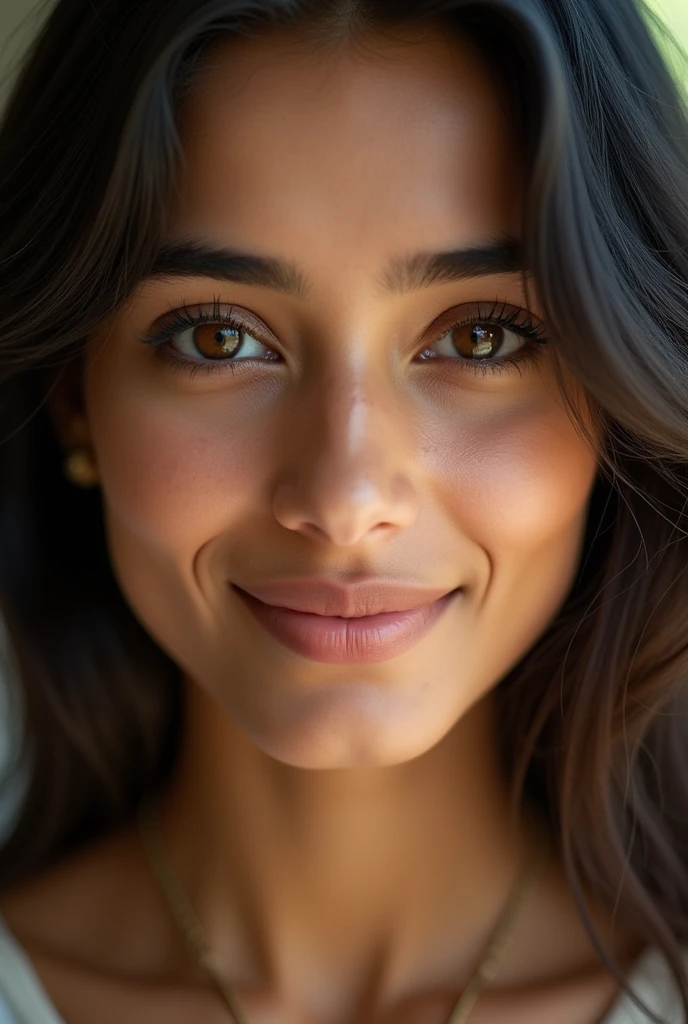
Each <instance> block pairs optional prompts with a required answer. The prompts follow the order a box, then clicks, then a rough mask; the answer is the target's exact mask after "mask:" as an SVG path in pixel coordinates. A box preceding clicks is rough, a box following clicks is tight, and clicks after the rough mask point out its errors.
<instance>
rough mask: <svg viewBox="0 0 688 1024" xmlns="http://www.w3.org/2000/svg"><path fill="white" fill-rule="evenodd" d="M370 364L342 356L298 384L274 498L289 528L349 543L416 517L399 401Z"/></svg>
mask: <svg viewBox="0 0 688 1024" xmlns="http://www.w3.org/2000/svg"><path fill="white" fill-rule="evenodd" d="M372 362H373V361H372V360H370V359H367V358H361V357H360V356H358V357H357V356H356V355H355V354H353V353H351V352H350V353H349V355H348V357H347V358H346V359H341V360H337V364H336V366H335V365H332V364H330V365H329V366H328V367H327V368H324V367H322V366H321V367H320V372H319V373H316V372H315V371H314V372H313V374H312V376H311V379H310V380H309V381H308V384H305V383H303V384H302V389H303V390H302V392H301V394H300V395H299V398H298V401H297V408H292V410H291V414H293V417H294V418H293V420H292V429H291V430H290V432H289V433H290V438H291V443H290V450H289V455H288V458H287V462H288V464H289V467H290V470H289V474H288V477H287V478H286V479H284V480H283V481H282V484H281V486H280V488H279V493H278V494H277V495H276V496H275V497H276V501H275V513H276V515H277V517H278V519H280V521H281V522H282V524H283V525H285V526H287V527H288V528H290V529H301V530H303V531H305V532H307V533H309V534H310V535H314V534H318V535H321V536H326V537H327V538H328V539H330V540H331V541H333V542H335V543H337V544H353V543H356V542H357V541H358V540H360V539H361V538H362V537H363V536H364V535H365V534H367V533H368V532H369V531H371V530H374V529H376V528H377V527H380V526H383V525H384V526H386V527H387V528H391V527H393V526H395V525H396V526H408V525H409V523H410V522H411V521H412V518H413V516H414V515H415V513H416V505H417V503H416V496H415V492H414V488H413V481H412V479H411V477H410V475H409V473H408V472H407V470H408V465H409V463H408V459H409V452H408V442H409V437H408V422H407V423H406V426H405V425H404V422H403V421H404V418H405V417H404V415H403V405H404V403H403V399H402V397H401V396H400V395H399V394H398V393H396V392H395V389H394V386H393V384H392V383H391V381H390V375H389V371H388V370H387V371H385V369H384V368H383V367H380V366H377V367H373V366H372ZM406 419H407V420H408V417H406Z"/></svg>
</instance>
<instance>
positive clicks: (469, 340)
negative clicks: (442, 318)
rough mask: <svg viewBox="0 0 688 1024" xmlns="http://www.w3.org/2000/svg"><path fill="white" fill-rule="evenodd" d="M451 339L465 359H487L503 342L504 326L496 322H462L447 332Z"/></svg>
mask: <svg viewBox="0 0 688 1024" xmlns="http://www.w3.org/2000/svg"><path fill="white" fill-rule="evenodd" d="M449 334H450V335H451V341H452V344H453V346H454V348H455V349H456V351H457V352H458V353H459V355H462V356H464V357H465V358H466V359H487V358H488V357H489V356H496V355H498V354H499V350H500V349H501V347H502V345H503V344H504V334H505V331H504V328H503V327H499V326H498V325H497V324H464V325H463V326H462V327H454V328H452V330H451V331H450V332H449Z"/></svg>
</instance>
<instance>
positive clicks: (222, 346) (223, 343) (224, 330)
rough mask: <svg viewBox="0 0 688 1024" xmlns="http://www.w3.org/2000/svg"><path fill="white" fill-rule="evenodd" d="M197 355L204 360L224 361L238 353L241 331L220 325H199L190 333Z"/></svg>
mask: <svg viewBox="0 0 688 1024" xmlns="http://www.w3.org/2000/svg"><path fill="white" fill-rule="evenodd" d="M190 333H191V336H192V340H193V343H194V345H195V346H196V348H197V349H198V351H199V353H200V354H201V355H202V356H205V357H206V359H225V358H227V357H228V356H233V355H234V354H235V353H236V352H238V351H239V349H240V348H241V344H242V340H243V339H242V337H241V335H242V333H243V332H242V331H241V329H237V328H236V327H225V326H223V325H222V324H201V325H200V327H195V328H194V329H193V331H191V332H190Z"/></svg>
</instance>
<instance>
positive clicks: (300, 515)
mask: <svg viewBox="0 0 688 1024" xmlns="http://www.w3.org/2000/svg"><path fill="white" fill-rule="evenodd" d="M416 514H417V498H416V494H415V491H414V489H413V487H412V486H411V483H410V481H409V480H407V479H405V478H403V477H402V476H401V475H400V474H397V475H396V476H395V477H394V478H393V479H392V480H387V481H386V482H385V481H383V480H381V481H372V480H367V481H365V482H362V481H360V480H359V481H358V482H357V483H356V482H353V481H351V480H350V479H349V480H347V479H345V478H343V477H341V476H339V477H338V476H337V475H336V474H335V475H333V476H332V475H331V476H329V478H325V479H324V478H323V477H322V476H321V477H320V479H319V481H317V482H316V481H311V485H310V487H309V488H307V489H306V488H304V487H303V486H302V487H301V488H300V489H299V487H298V486H297V484H296V481H292V482H291V485H290V486H289V485H286V486H283V487H282V488H281V489H280V490H279V492H278V493H277V494H276V495H275V502H274V515H275V518H276V519H277V521H278V522H279V523H281V525H282V526H284V527H285V528H286V529H288V530H293V531H300V532H301V533H303V534H304V535H306V536H308V537H310V538H312V539H313V540H317V541H323V542H329V543H331V544H335V545H337V546H338V547H351V546H353V545H355V544H357V543H359V542H360V541H361V540H363V539H365V538H367V537H369V536H370V535H373V534H375V535H378V534H386V533H389V532H392V531H394V530H396V529H403V528H407V527H408V526H409V525H410V524H411V523H412V522H413V520H414V519H415V516H416Z"/></svg>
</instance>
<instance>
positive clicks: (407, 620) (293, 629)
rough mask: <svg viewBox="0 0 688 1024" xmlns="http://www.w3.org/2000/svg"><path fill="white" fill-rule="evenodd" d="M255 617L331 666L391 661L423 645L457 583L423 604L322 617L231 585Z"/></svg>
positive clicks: (286, 642) (286, 643)
mask: <svg viewBox="0 0 688 1024" xmlns="http://www.w3.org/2000/svg"><path fill="white" fill-rule="evenodd" d="M232 590H233V591H234V592H235V593H236V594H237V595H238V597H239V599H240V600H241V601H242V603H243V604H244V606H245V607H246V608H247V609H248V610H249V612H250V613H251V615H252V617H253V618H254V620H257V622H259V623H260V624H261V626H262V627H263V628H264V630H265V631H266V632H267V633H269V634H270V635H271V636H272V637H273V638H274V639H275V640H277V641H278V642H279V643H280V644H281V645H282V646H283V647H286V648H287V649H288V650H290V651H291V652H292V653H295V654H299V655H301V656H302V657H305V658H308V659H310V660H312V661H319V662H324V663H327V664H342V663H353V664H355V663H367V662H379V661H387V660H389V659H390V658H394V657H396V656H398V655H399V654H402V653H403V652H404V651H406V650H408V649H409V648H410V647H412V646H413V645H415V644H416V643H418V642H419V641H420V640H421V638H422V637H423V636H425V635H426V634H427V633H428V632H429V631H430V630H431V629H432V627H433V626H434V625H435V623H436V622H437V621H438V620H439V619H440V618H441V617H442V616H443V615H444V612H445V611H446V610H447V609H448V608H449V607H450V606H451V605H452V604H454V603H455V602H456V601H457V599H458V598H459V596H460V595H461V593H462V592H463V588H462V587H457V588H455V589H454V590H452V591H450V592H449V593H448V594H445V595H444V596H443V597H440V598H438V599H437V600H435V601H432V602H431V603H429V604H426V605H422V606H421V607H418V608H410V609H407V610H405V611H396V612H382V613H380V614H378V615H361V616H356V617H353V616H341V615H319V614H317V613H315V612H301V611H294V610H293V609H292V608H285V607H280V606H278V605H270V604H266V603H265V602H264V601H261V600H259V599H258V598H257V597H254V596H253V595H252V594H249V593H247V592H246V591H244V590H242V589H241V588H240V587H237V586H236V585H234V584H232Z"/></svg>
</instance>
